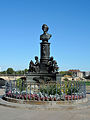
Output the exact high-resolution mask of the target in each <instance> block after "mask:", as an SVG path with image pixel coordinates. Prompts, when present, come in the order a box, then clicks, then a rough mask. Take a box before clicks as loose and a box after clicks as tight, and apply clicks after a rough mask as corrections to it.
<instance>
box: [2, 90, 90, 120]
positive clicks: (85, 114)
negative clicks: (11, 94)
mask: <svg viewBox="0 0 90 120" xmlns="http://www.w3.org/2000/svg"><path fill="white" fill-rule="evenodd" d="M2 93H3V90H0V94H2ZM87 97H88V99H89V101H88V102H87V103H84V104H79V105H78V106H80V107H74V106H73V107H72V106H69V107H65V106H64V107H61V108H60V109H59V110H29V109H20V108H10V107H4V106H0V120H90V95H89V94H88V95H87Z"/></svg>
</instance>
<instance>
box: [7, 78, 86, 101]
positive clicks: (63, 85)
mask: <svg viewBox="0 0 90 120" xmlns="http://www.w3.org/2000/svg"><path fill="white" fill-rule="evenodd" d="M5 96H7V97H11V98H16V99H23V100H34V101H61V100H62V101H65V100H67V101H69V100H79V99H82V98H85V97H86V85H85V81H59V82H58V81H54V82H53V81H52V82H47V83H44V82H43V83H31V82H27V81H25V80H14V81H9V82H7V83H6V84H5Z"/></svg>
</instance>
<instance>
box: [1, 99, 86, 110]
mask: <svg viewBox="0 0 90 120" xmlns="http://www.w3.org/2000/svg"><path fill="white" fill-rule="evenodd" d="M11 99H12V98H11ZM12 100H13V99H12ZM87 101H88V99H87V98H84V99H83V100H80V101H75V102H74V103H69V104H66V103H65V104H62V103H60V102H58V103H57V104H56V101H52V103H50V102H51V101H49V104H34V103H35V102H34V103H33V104H27V103H25V101H22V100H18V101H17V102H15V101H14V102H8V101H5V100H3V99H2V98H0V105H2V106H5V107H11V108H19V109H28V110H55V111H56V110H63V109H74V108H77V105H78V103H81V104H82V103H86V102H87ZM42 102H43V101H42ZM78 109H80V106H79V107H78Z"/></svg>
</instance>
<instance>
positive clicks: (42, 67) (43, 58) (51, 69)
mask: <svg viewBox="0 0 90 120" xmlns="http://www.w3.org/2000/svg"><path fill="white" fill-rule="evenodd" d="M48 29H49V27H48V26H47V25H46V24H43V26H42V30H43V34H42V35H40V40H42V42H41V43H40V61H39V59H38V57H37V56H35V63H34V62H33V61H32V60H31V61H30V64H29V71H28V74H27V81H31V82H39V83H40V82H47V81H56V80H57V78H58V77H57V76H60V75H59V73H58V68H59V67H58V65H57V62H56V60H54V58H53V56H51V57H50V43H49V42H48V40H49V39H50V38H51V36H52V35H51V34H48V33H47V32H48ZM59 78H60V77H59Z"/></svg>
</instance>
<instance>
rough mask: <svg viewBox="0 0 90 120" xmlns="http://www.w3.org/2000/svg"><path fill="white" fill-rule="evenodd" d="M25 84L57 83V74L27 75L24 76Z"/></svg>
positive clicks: (58, 75)
mask: <svg viewBox="0 0 90 120" xmlns="http://www.w3.org/2000/svg"><path fill="white" fill-rule="evenodd" d="M26 80H27V82H31V83H43V82H49V81H59V80H60V74H59V73H29V74H27V76H26Z"/></svg>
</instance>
